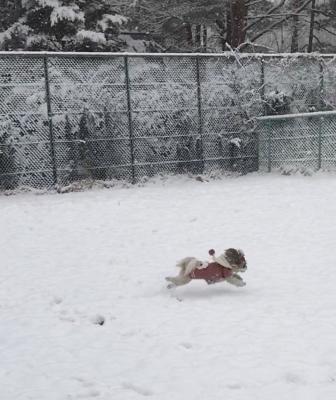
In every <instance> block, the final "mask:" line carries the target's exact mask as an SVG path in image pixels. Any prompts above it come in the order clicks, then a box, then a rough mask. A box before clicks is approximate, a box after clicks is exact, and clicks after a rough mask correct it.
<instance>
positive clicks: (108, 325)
mask: <svg viewBox="0 0 336 400" xmlns="http://www.w3.org/2000/svg"><path fill="white" fill-rule="evenodd" d="M335 178H336V177H335V175H323V174H318V175H315V176H312V177H303V176H288V177H287V176H278V175H258V174H251V175H248V176H244V177H240V178H224V179H221V180H214V181H210V182H198V181H195V180H191V179H187V178H175V179H173V178H172V179H169V180H168V181H167V182H165V183H159V182H156V183H148V184H146V185H144V186H142V187H140V186H134V187H131V188H114V189H109V190H93V191H87V192H82V193H69V194H63V195H59V194H46V195H42V196H39V195H36V194H20V195H17V196H14V197H13V196H10V197H5V196H0V243H1V246H0V249H1V259H0V261H1V268H0V316H1V317H0V382H1V384H0V399H1V400H28V399H32V400H69V399H85V398H96V399H99V400H103V399H104V400H112V399H113V400H133V399H142V398H146V397H147V398H152V399H158V400H201V399H202V400H204V399H206V400H207V399H209V400H217V399H218V400H223V399H226V400H243V399H244V400H245V399H246V400H251V399H253V400H259V399H260V400H269V399H272V400H273V399H281V400H283V399H286V400H290V399H295V400H301V399H302V400H313V399H314V400H315V399H321V400H332V399H335V398H336V339H335V337H336V336H335V332H336V289H335V288H336V268H335V254H334V249H335V239H336V201H335V200H336V179H335ZM231 246H233V247H241V248H243V249H244V250H245V253H246V256H247V261H248V271H247V272H246V274H245V275H244V278H245V280H246V281H247V286H246V287H245V288H240V289H238V288H235V287H232V286H229V285H228V284H226V283H221V284H217V285H210V286H207V285H206V284H205V283H203V282H192V283H191V284H190V285H188V286H185V287H183V288H179V289H177V290H175V291H169V290H167V289H166V287H165V286H166V283H165V281H164V277H165V276H166V275H171V274H174V273H175V272H177V271H176V268H175V267H174V265H175V263H176V261H177V260H178V259H180V258H182V257H184V256H187V255H195V256H198V257H200V258H203V259H206V258H207V251H208V249H209V248H211V247H214V248H215V249H216V250H217V253H218V252H220V250H223V249H224V248H227V247H231ZM102 322H104V323H103V324H99V323H102Z"/></svg>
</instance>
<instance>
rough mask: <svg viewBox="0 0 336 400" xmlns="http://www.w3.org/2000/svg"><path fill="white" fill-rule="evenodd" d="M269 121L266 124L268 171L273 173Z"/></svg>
mask: <svg viewBox="0 0 336 400" xmlns="http://www.w3.org/2000/svg"><path fill="white" fill-rule="evenodd" d="M270 127H271V126H270V123H269V121H267V122H266V128H267V171H268V172H271V170H272V149H271V146H272V141H271V129H270Z"/></svg>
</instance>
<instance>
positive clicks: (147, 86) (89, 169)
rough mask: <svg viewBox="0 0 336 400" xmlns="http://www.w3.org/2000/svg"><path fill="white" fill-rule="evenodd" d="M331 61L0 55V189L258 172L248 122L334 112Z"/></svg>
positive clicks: (254, 57) (209, 56)
mask: <svg viewBox="0 0 336 400" xmlns="http://www.w3.org/2000/svg"><path fill="white" fill-rule="evenodd" d="M335 75H336V60H335V58H334V57H333V56H313V55H309V56H307V55H294V56H293V55H280V56H279V55H251V54H247V55H238V54H232V53H228V54H226V53H225V54H134V53H132V54H126V53H45V52H30V53H27V52H10V53H8V52H0V188H2V189H10V188H15V187H19V186H23V185H24V186H33V187H49V186H54V185H60V186H62V185H67V184H69V183H71V182H73V181H78V180H81V179H87V178H89V179H102V180H109V179H113V178H117V179H127V180H129V181H132V182H135V181H136V180H138V179H139V178H141V177H142V176H151V175H154V174H157V173H160V172H163V173H167V172H173V173H186V172H192V173H202V172H207V171H209V170H212V169H222V170H225V171H236V172H241V173H246V172H249V171H253V170H257V169H258V167H259V166H258V140H257V136H256V131H254V121H255V118H256V117H258V116H262V115H270V114H283V113H297V112H311V111H317V110H332V109H334V108H335V105H336V81H335Z"/></svg>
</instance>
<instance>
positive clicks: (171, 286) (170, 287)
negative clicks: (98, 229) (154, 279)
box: [167, 283, 176, 289]
mask: <svg viewBox="0 0 336 400" xmlns="http://www.w3.org/2000/svg"><path fill="white" fill-rule="evenodd" d="M175 287H176V285H175V284H174V283H169V285H167V289H173V288H175Z"/></svg>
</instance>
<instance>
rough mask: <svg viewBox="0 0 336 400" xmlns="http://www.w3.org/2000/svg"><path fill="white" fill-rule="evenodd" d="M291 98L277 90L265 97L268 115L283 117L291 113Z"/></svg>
mask: <svg viewBox="0 0 336 400" xmlns="http://www.w3.org/2000/svg"><path fill="white" fill-rule="evenodd" d="M290 103H291V98H290V97H289V96H288V95H286V94H285V93H283V92H280V91H278V89H276V90H275V91H273V92H270V93H269V94H268V95H266V96H265V105H266V115H282V114H289V113H290Z"/></svg>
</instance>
